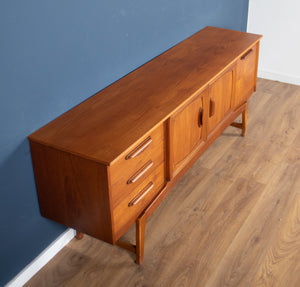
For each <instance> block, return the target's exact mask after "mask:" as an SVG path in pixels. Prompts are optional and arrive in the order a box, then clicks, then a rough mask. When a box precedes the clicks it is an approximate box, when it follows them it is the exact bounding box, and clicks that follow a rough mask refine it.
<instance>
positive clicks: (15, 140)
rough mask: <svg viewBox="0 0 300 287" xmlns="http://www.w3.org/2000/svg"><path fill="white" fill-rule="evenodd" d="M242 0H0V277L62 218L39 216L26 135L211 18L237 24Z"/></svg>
mask: <svg viewBox="0 0 300 287" xmlns="http://www.w3.org/2000/svg"><path fill="white" fill-rule="evenodd" d="M247 13H248V0H227V1H224V0H188V1H182V0H152V1H148V0H147V1H146V0H112V1H99V0H89V1H79V0H51V1H42V0H27V1H23V0H1V2H0V135H1V138H0V189H1V190H0V215H1V216H0V230H1V235H0V241H1V242H0V258H1V261H0V262H1V263H0V265H1V266H0V285H1V286H2V285H3V284H4V283H6V282H8V281H9V280H10V279H12V278H13V277H14V276H15V275H16V274H17V273H18V272H19V271H20V270H21V269H22V268H24V267H25V266H26V265H27V264H28V263H30V261H31V260H33V259H34V258H35V257H36V256H37V255H38V254H39V253H40V252H41V251H42V250H43V249H44V248H45V247H46V246H48V245H49V244H50V243H51V242H52V241H53V240H54V239H55V238H56V237H57V236H58V235H60V234H61V233H62V232H63V231H64V230H65V227H63V226H61V225H58V224H56V223H54V222H51V221H49V220H47V219H44V218H42V217H41V216H40V213H39V207H38V201H37V195H36V189H35V183H34V176H33V171H32V165H31V158H30V151H29V145H28V141H27V139H26V137H27V136H28V135H29V134H31V133H32V132H33V131H35V130H36V129H38V128H40V127H41V126H43V125H44V124H46V123H47V122H49V121H50V120H52V119H54V118H55V117H57V116H58V115H60V114H62V113H63V112H65V111H66V110H68V109H70V108H72V107H73V106H75V105H76V104H78V103H80V102H82V101H83V100H84V99H86V98H88V97H90V96H91V95H93V94H94V93H96V92H97V91H99V90H101V89H103V88H104V87H105V86H107V85H108V84H110V83H112V82H114V81H116V80H117V79H118V78H120V77H122V76H123V75H125V74H127V73H129V72H130V71H132V70H133V69H135V68H137V67H138V66H140V65H142V64H143V63H145V62H146V61H148V60H150V59H151V58H153V57H155V56H156V55H158V54H160V53H162V52H163V51H165V50H166V49H168V48H170V47H171V46H173V45H175V44H176V43H178V42H180V41H182V40H183V39H185V38H186V37H188V36H190V35H191V34H193V33H195V32H196V31H198V30H200V29H201V28H203V27H205V26H207V25H211V26H218V27H224V28H229V29H235V30H244V31H245V30H246V23H247Z"/></svg>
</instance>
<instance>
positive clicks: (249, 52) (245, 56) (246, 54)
mask: <svg viewBox="0 0 300 287" xmlns="http://www.w3.org/2000/svg"><path fill="white" fill-rule="evenodd" d="M252 52H253V50H252V49H250V50H249V51H247V52H246V53H245V54H244V55H243V56H242V57H241V60H245V59H246V58H247V56H248V55H249V54H251V53H252Z"/></svg>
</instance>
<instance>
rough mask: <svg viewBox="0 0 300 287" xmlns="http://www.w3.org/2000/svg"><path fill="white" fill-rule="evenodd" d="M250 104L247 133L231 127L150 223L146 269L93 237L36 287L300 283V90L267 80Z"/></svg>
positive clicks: (67, 252)
mask: <svg viewBox="0 0 300 287" xmlns="http://www.w3.org/2000/svg"><path fill="white" fill-rule="evenodd" d="M248 108H249V115H250V116H249V119H248V121H249V126H248V132H247V133H248V134H247V137H245V138H242V137H240V136H239V135H240V131H239V130H237V129H235V128H233V127H228V128H227V129H226V131H225V132H224V133H223V134H222V135H221V136H220V137H218V139H217V140H216V141H215V142H214V143H213V145H211V146H210V147H209V149H208V150H207V151H206V152H205V153H204V154H203V155H202V156H201V157H200V158H199V160H198V161H197V162H196V163H195V164H194V166H193V167H192V168H191V169H190V170H189V171H188V172H187V173H186V174H185V176H184V177H183V178H182V179H181V180H180V182H179V183H178V184H177V185H176V187H174V188H173V190H172V192H171V193H169V195H168V196H167V197H166V198H165V200H164V201H163V202H162V204H161V205H160V207H159V208H158V209H156V211H155V212H154V213H153V214H152V216H151V217H150V218H149V219H148V220H147V228H146V234H145V235H146V238H147V240H146V245H145V255H146V256H145V259H144V262H143V265H142V266H137V265H135V264H134V263H133V262H132V258H133V255H132V253H128V252H126V251H124V250H122V249H120V248H114V247H112V246H110V245H109V244H105V243H104V242H102V241H99V240H96V239H94V238H92V237H89V236H85V237H84V238H83V239H82V240H80V241H77V240H73V241H71V242H70V243H69V244H68V245H67V246H66V247H65V248H64V249H63V250H62V251H61V252H60V253H59V254H58V255H57V256H56V257H55V258H54V259H53V260H51V261H50V262H49V263H48V264H47V265H46V266H45V267H44V268H43V269H42V270H41V271H40V272H39V273H38V274H37V275H36V276H35V277H34V278H32V279H31V280H30V281H29V282H28V284H26V287H35V286H38V287H46V286H64V287H69V286H78V287H81V286H83V287H85V286H107V287H114V286H117V287H118V286H187V287H200V286H201V287H202V286H203V287H204V286H205V287H219V286H228V287H240V286H243V287H258V286H265V287H267V286H272V287H296V286H298V285H299V282H300V273H299V268H300V263H299V262H300V252H299V250H300V247H299V242H300V232H299V230H300V223H299V222H300V218H299V214H300V213H299V211H300V209H299V208H300V198H299V190H300V176H299V174H300V162H299V155H300V87H297V86H293V85H288V84H284V83H279V82H273V81H268V80H262V79H259V80H258V84H257V93H256V94H254V95H253V96H252V97H251V101H250V102H249V107H248ZM266 115H268V116H267V117H266ZM239 120H241V118H238V119H237V121H239ZM174 210H176V212H174ZM134 237H135V228H132V229H130V230H129V232H128V233H127V234H126V235H125V236H123V238H122V240H124V241H126V240H130V241H131V240H132V239H133V238H134ZM149 254H151V256H147V255H149Z"/></svg>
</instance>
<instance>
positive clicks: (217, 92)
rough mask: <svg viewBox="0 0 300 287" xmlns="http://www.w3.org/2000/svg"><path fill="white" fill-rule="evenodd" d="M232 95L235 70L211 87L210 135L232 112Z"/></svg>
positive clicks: (208, 129)
mask: <svg viewBox="0 0 300 287" xmlns="http://www.w3.org/2000/svg"><path fill="white" fill-rule="evenodd" d="M232 94H233V70H230V71H228V72H225V74H223V75H222V76H221V77H220V78H218V79H217V80H216V81H215V82H214V83H212V84H211V85H210V86H209V116H208V125H207V132H208V133H210V132H212V131H213V130H214V128H215V127H216V126H217V125H218V124H219V123H220V122H221V120H222V119H223V118H224V117H225V116H226V115H227V114H228V113H229V112H230V103H231V97H232Z"/></svg>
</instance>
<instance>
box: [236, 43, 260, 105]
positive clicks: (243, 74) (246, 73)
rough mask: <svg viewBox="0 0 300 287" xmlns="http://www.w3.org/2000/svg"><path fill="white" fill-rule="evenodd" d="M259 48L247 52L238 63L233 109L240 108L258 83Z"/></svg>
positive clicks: (254, 47) (255, 47)
mask: <svg viewBox="0 0 300 287" xmlns="http://www.w3.org/2000/svg"><path fill="white" fill-rule="evenodd" d="M257 53H258V49H257V46H253V47H252V48H250V49H249V50H247V51H246V52H245V53H244V54H243V55H242V56H241V58H240V59H239V60H238V61H237V63H236V87H235V93H234V95H233V97H232V109H235V108H236V107H238V106H239V105H240V104H241V103H243V102H244V101H246V100H247V98H248V97H249V96H250V95H251V93H252V92H253V91H254V88H255V83H256V64H257Z"/></svg>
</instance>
